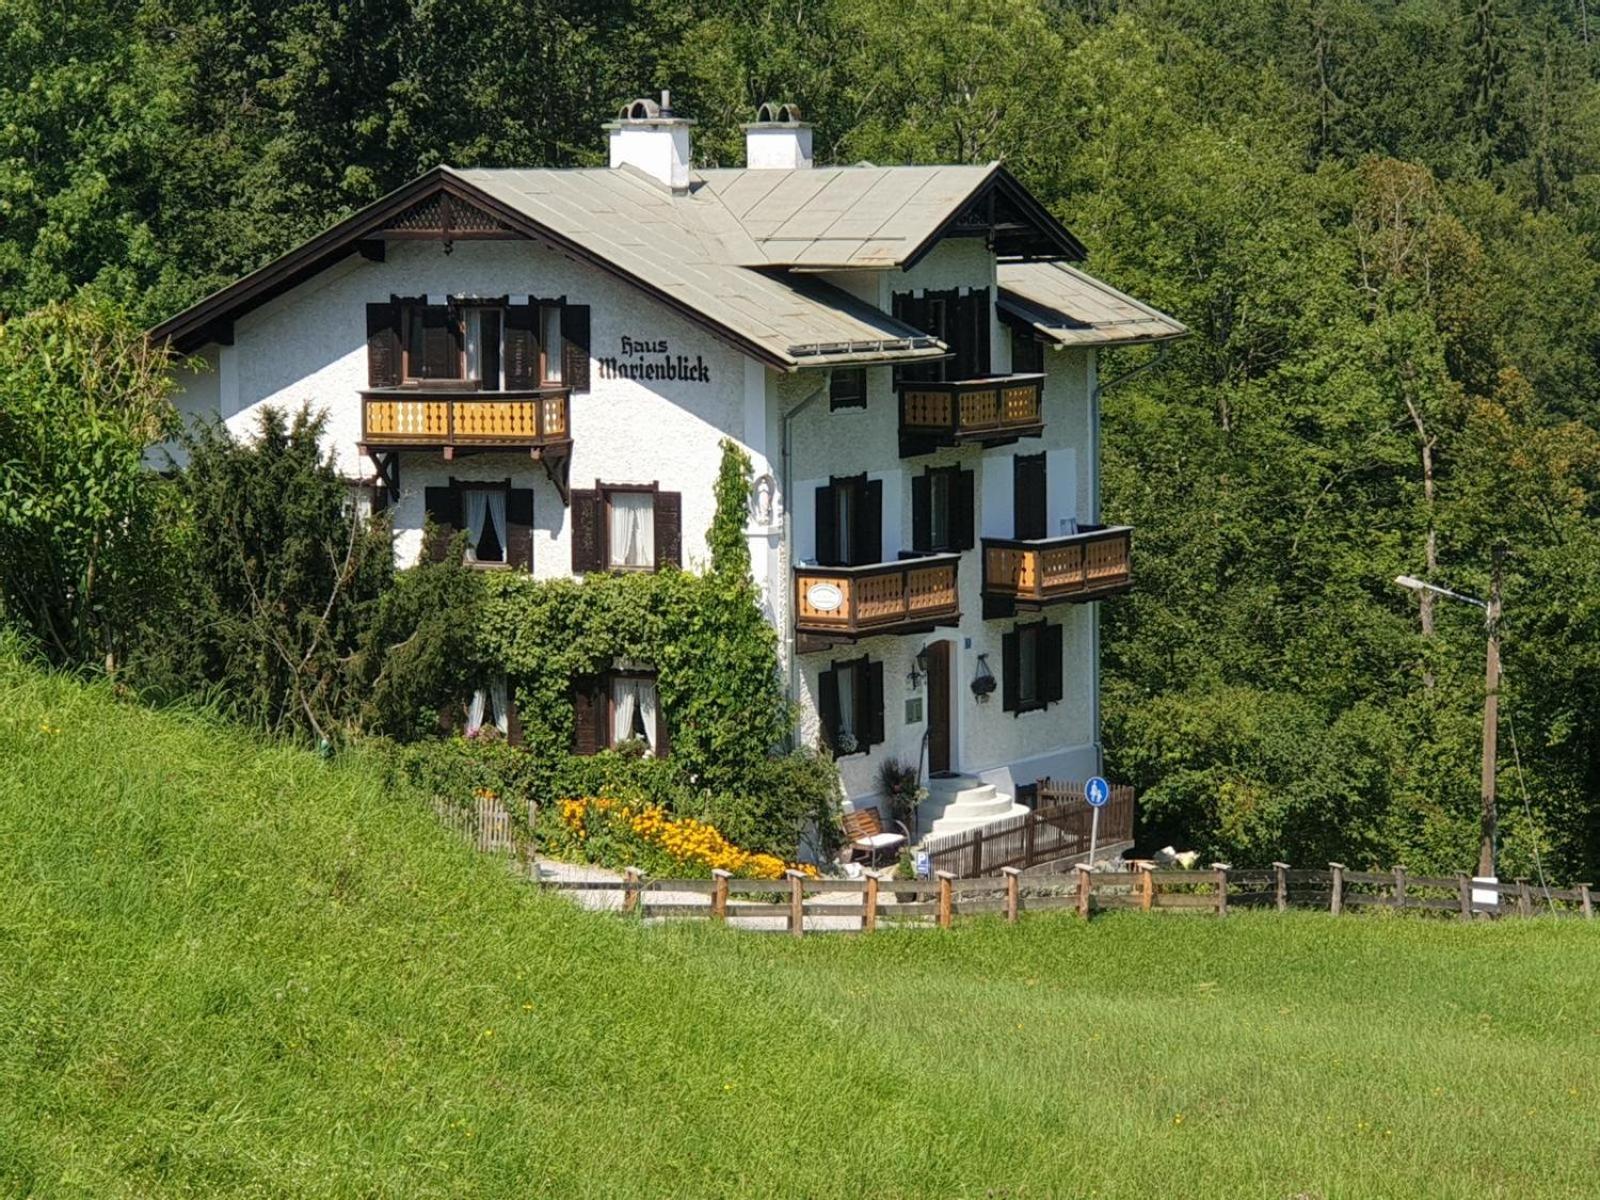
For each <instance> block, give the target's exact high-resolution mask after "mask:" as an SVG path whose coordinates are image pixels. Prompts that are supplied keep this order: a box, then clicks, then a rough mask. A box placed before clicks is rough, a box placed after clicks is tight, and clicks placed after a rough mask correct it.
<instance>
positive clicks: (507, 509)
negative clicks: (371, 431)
mask: <svg viewBox="0 0 1600 1200" xmlns="http://www.w3.org/2000/svg"><path fill="white" fill-rule="evenodd" d="M422 502H423V508H424V511H425V512H426V514H427V518H428V522H429V531H428V535H427V541H426V543H425V544H424V546H423V557H424V558H427V559H430V560H432V561H434V562H442V561H443V560H444V558H445V556H446V555H448V554H449V553H450V548H451V547H452V546H453V545H454V544H455V538H456V535H457V534H459V533H462V532H465V533H466V535H467V536H466V549H465V551H464V552H463V554H462V561H463V562H465V563H467V564H468V565H471V566H481V567H499V566H504V567H520V568H521V569H522V570H524V571H531V570H532V569H533V489H532V488H516V487H512V486H511V483H510V481H509V480H507V481H505V482H502V483H475V482H468V481H464V480H456V479H452V480H450V482H449V484H448V485H446V486H444V487H430V488H424V489H423V496H422Z"/></svg>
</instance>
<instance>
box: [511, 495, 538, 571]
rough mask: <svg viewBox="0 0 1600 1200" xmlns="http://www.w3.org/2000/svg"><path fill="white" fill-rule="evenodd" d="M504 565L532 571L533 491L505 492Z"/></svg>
mask: <svg viewBox="0 0 1600 1200" xmlns="http://www.w3.org/2000/svg"><path fill="white" fill-rule="evenodd" d="M506 563H507V565H508V566H513V567H521V568H522V569H523V570H524V571H531V570H533V489H532V488H511V489H510V490H509V491H507V492H506Z"/></svg>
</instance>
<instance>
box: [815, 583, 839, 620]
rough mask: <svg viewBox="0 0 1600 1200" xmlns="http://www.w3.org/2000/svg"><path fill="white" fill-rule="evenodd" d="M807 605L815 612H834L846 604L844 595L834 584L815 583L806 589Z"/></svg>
mask: <svg viewBox="0 0 1600 1200" xmlns="http://www.w3.org/2000/svg"><path fill="white" fill-rule="evenodd" d="M806 603H807V604H808V605H810V606H811V608H812V610H813V611H814V612H825V613H828V612H834V611H835V610H836V609H838V607H839V606H840V605H841V604H843V603H844V593H843V592H841V591H840V590H839V588H838V585H836V584H832V583H813V584H812V585H811V586H810V587H808V588H807V589H806Z"/></svg>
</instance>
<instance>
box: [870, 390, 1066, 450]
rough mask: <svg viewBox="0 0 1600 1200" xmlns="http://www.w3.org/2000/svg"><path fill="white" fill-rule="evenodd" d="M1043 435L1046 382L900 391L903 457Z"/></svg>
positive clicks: (997, 443)
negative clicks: (941, 449)
mask: <svg viewBox="0 0 1600 1200" xmlns="http://www.w3.org/2000/svg"><path fill="white" fill-rule="evenodd" d="M1043 432H1044V376H1043V375H1001V376H996V377H994V378H990V379H966V380H961V381H959V382H956V383H931V382H921V381H919V382H904V383H902V384H901V385H900V454H901V457H909V456H911V455H914V454H927V453H930V452H932V451H934V450H937V449H938V448H939V447H941V446H957V445H962V444H964V443H968V442H976V443H978V444H980V445H985V446H994V445H1000V444H1002V443H1004V442H1014V441H1016V440H1017V439H1018V438H1024V437H1038V436H1039V434H1041V433H1043Z"/></svg>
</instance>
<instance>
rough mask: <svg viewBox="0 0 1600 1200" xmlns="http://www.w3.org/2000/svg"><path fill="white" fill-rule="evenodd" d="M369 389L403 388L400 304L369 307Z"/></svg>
mask: <svg viewBox="0 0 1600 1200" xmlns="http://www.w3.org/2000/svg"><path fill="white" fill-rule="evenodd" d="M367 386H368V387H375V388H387V387H399V386H400V305H399V303H398V302H397V301H395V300H393V299H391V300H390V301H389V302H388V303H387V304H369V305H367Z"/></svg>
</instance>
